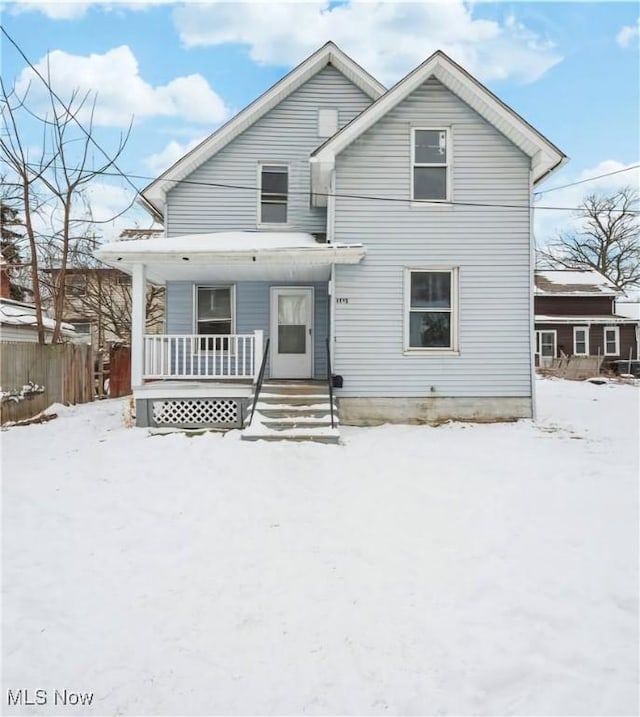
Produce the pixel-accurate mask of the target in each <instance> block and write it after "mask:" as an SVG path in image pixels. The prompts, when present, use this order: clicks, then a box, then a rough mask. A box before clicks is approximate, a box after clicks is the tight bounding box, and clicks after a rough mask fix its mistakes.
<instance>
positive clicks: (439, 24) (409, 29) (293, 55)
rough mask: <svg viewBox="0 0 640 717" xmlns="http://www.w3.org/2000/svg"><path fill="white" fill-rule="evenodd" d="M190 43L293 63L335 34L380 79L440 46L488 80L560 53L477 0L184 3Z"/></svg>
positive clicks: (177, 15) (545, 65) (528, 73)
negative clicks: (478, 13) (482, 8)
mask: <svg viewBox="0 0 640 717" xmlns="http://www.w3.org/2000/svg"><path fill="white" fill-rule="evenodd" d="M173 17H174V22H175V24H176V27H177V29H178V32H179V33H180V38H181V40H182V41H183V43H184V44H185V45H186V46H187V47H197V46H208V45H224V44H228V43H238V44H242V45H246V46H248V48H249V53H250V56H251V58H252V59H253V60H254V61H256V62H259V63H263V64H270V65H281V66H291V65H293V64H296V63H297V62H300V61H301V60H302V59H304V58H305V57H306V56H308V55H309V54H310V53H311V52H312V51H313V50H315V49H317V48H318V47H319V46H320V45H322V44H323V43H324V42H326V41H327V40H333V41H335V42H336V43H337V44H338V45H339V46H340V47H341V48H343V49H344V50H345V51H346V52H347V53H349V54H350V55H351V56H352V57H353V58H354V59H355V60H356V61H357V62H359V63H360V64H362V66H363V67H365V68H366V69H367V70H368V71H369V72H371V73H372V74H373V75H375V76H376V77H378V78H379V79H380V80H381V81H383V82H386V83H390V82H393V81H396V80H398V79H399V78H400V77H401V76H402V75H403V74H405V73H406V72H408V71H409V70H410V69H412V67H414V66H415V65H417V64H418V63H419V62H421V61H422V60H424V59H425V58H426V57H428V56H429V55H430V54H431V53H432V52H433V51H434V50H436V49H441V50H444V51H445V52H446V53H448V54H449V55H451V56H452V57H453V58H454V59H455V60H456V61H458V62H460V63H461V64H462V65H464V66H465V67H466V68H468V69H469V70H471V71H472V72H473V73H474V74H477V75H478V76H479V77H480V78H482V79H484V80H493V79H503V78H510V79H514V80H517V81H520V82H532V81H535V80H537V79H538V78H539V77H540V76H542V75H543V74H544V73H545V72H546V71H547V70H548V69H549V68H551V67H553V65H555V64H557V63H558V62H560V61H561V59H562V58H561V56H560V55H559V54H558V52H557V51H556V50H555V49H554V46H553V44H552V43H551V42H550V41H548V40H546V39H544V38H541V37H540V36H539V35H537V34H536V33H535V32H533V31H532V30H530V29H528V28H527V27H525V26H524V25H523V24H522V23H520V22H519V21H517V20H516V19H515V17H514V16H509V17H508V18H506V20H505V21H504V22H502V23H499V22H496V21H494V20H484V19H478V18H475V17H474V5H473V3H465V2H463V1H462V0H450V1H449V2H444V3H430V2H414V3H395V2H376V3H364V2H349V3H343V4H332V5H331V4H330V3H329V1H328V0H320V1H319V0H314V1H312V2H301V3H260V2H254V3H243V2H238V3H227V2H215V3H210V4H185V5H181V6H178V7H177V8H176V9H175V10H174V12H173Z"/></svg>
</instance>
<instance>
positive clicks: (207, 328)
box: [195, 286, 234, 351]
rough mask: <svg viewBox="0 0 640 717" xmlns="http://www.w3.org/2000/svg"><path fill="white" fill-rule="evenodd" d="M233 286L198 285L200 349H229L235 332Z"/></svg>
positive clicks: (196, 304)
mask: <svg viewBox="0 0 640 717" xmlns="http://www.w3.org/2000/svg"><path fill="white" fill-rule="evenodd" d="M233 303H234V302H233V287H231V286H198V287H196V297H195V329H196V334H198V336H199V337H200V338H199V339H198V350H199V351H227V350H228V349H229V339H228V335H229V334H232V333H233Z"/></svg>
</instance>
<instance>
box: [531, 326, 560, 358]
mask: <svg viewBox="0 0 640 717" xmlns="http://www.w3.org/2000/svg"><path fill="white" fill-rule="evenodd" d="M542 334H553V356H552V357H551V358H557V357H558V331H557V329H536V350H535V355H536V356H538V357H539V358H542V336H541V335H542ZM544 358H549V357H548V356H545V357H544Z"/></svg>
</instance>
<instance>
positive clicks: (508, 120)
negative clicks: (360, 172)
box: [311, 50, 567, 183]
mask: <svg viewBox="0 0 640 717" xmlns="http://www.w3.org/2000/svg"><path fill="white" fill-rule="evenodd" d="M431 77H435V78H436V79H437V80H438V81H439V82H441V83H442V84H443V85H444V86H445V87H447V88H449V89H450V90H451V91H452V92H453V93H454V94H456V95H457V96H458V97H460V99H462V100H463V101H464V102H466V103H467V104H468V105H469V106H470V107H471V108H472V109H474V110H475V111H476V112H477V113H478V114H479V115H480V116H482V117H484V118H485V119H486V120H487V121H488V122H490V123H491V124H492V125H493V126H494V127H496V129H498V130H499V131H500V132H502V134H503V135H505V136H506V137H507V138H508V139H509V140H510V141H511V142H513V143H514V144H515V145H516V146H517V147H519V148H520V149H521V150H522V151H523V152H524V153H525V154H526V155H528V156H529V157H531V158H532V169H533V181H534V183H537V182H540V181H541V180H542V179H543V178H544V177H546V176H547V175H548V174H550V173H551V172H552V171H553V170H554V169H556V168H557V167H559V166H560V165H561V164H563V163H564V162H565V161H566V160H567V157H566V155H565V154H564V153H563V152H562V151H561V150H559V149H558V148H557V147H556V146H555V145H554V144H552V143H551V142H550V141H549V140H548V139H547V138H546V137H544V136H543V135H542V134H540V132H538V130H536V129H535V128H534V127H532V126H531V125H530V124H529V123H528V122H527V121H526V120H525V119H523V118H522V117H521V116H520V115H519V114H517V112H515V111H514V110H512V109H511V108H510V107H508V106H507V105H506V104H505V103H504V102H502V100H500V99H498V97H496V95H494V94H493V92H491V91H490V90H489V89H487V88H486V87H485V86H484V85H483V84H481V83H480V82H478V80H476V79H475V78H474V77H472V75H470V74H469V73H468V72H467V71H466V70H465V69H463V68H462V67H460V65H458V64H457V63H455V62H454V61H453V60H452V59H451V58H450V57H448V56H447V55H445V53H444V52H442V51H441V50H438V51H436V52H434V53H433V55H431V56H430V57H429V58H428V59H427V60H425V61H424V62H423V63H422V64H421V65H419V66H418V67H416V68H415V70H413V71H412V72H410V73H409V74H408V75H407V76H406V77H404V78H403V79H402V80H400V81H399V82H398V83H397V84H396V85H394V86H393V87H392V88H391V89H390V90H389V91H388V92H386V93H385V94H384V95H383V96H382V97H380V99H378V100H377V101H376V102H374V103H373V104H372V105H370V106H369V107H368V108H367V109H365V110H364V111H363V112H361V113H360V114H359V115H358V116H357V117H355V118H354V119H353V120H352V121H351V122H350V123H349V124H347V125H345V126H344V127H343V128H342V129H341V130H339V131H338V132H336V134H334V135H333V137H330V138H329V139H328V140H327V141H326V142H324V144H322V145H320V147H318V148H317V149H316V150H315V151H314V152H313V153H312V155H311V161H312V162H314V163H317V164H319V165H321V166H322V165H325V167H326V168H327V169H329V168H331V167H332V166H333V162H334V160H335V157H336V155H338V154H339V153H340V152H342V151H343V150H344V149H345V148H346V147H348V146H349V145H350V144H351V143H352V142H353V141H355V140H356V139H357V138H358V137H359V136H360V135H361V134H362V133H363V132H366V131H367V130H368V129H369V128H370V127H372V126H373V125H374V124H375V123H376V122H378V121H379V120H380V119H381V118H382V117H384V116H385V115H386V114H387V113H388V112H390V111H391V110H392V109H393V108H394V107H396V106H397V105H398V104H399V103H400V102H402V100H404V99H405V98H407V97H408V96H409V95H410V94H411V93H412V92H414V91H415V90H417V89H418V88H419V87H420V86H421V85H422V84H423V83H424V82H426V81H427V80H428V79H429V78H431ZM320 171H322V170H320Z"/></svg>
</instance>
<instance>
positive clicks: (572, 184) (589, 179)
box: [533, 164, 640, 197]
mask: <svg viewBox="0 0 640 717" xmlns="http://www.w3.org/2000/svg"><path fill="white" fill-rule="evenodd" d="M632 169H640V164H634V165H632V166H631V167H624V168H623V169H616V170H614V171H613V172H606V173H605V174H598V175H597V176H596V177H587V179H580V180H579V181H577V182H570V183H569V184H561V185H560V186H558V187H550V188H549V189H543V190H542V191H540V192H534V193H533V195H534V197H537V196H540V195H541V194H548V193H549V192H556V191H557V190H558V189H566V188H567V187H576V186H577V185H578V184H584V183H585V182H593V181H595V180H596V179H604V178H605V177H612V176H613V175H614V174H620V173H621V172H630V171H631V170H632Z"/></svg>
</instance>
